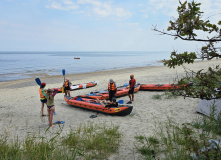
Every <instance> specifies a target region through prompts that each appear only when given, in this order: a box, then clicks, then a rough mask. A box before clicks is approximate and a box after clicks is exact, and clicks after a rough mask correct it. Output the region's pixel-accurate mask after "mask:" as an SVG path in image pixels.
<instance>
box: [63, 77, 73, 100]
mask: <svg viewBox="0 0 221 160" xmlns="http://www.w3.org/2000/svg"><path fill="white" fill-rule="evenodd" d="M71 85H72V84H71V82H70V81H69V78H66V79H65V82H64V84H63V86H64V93H65V95H67V94H68V96H71V93H70V90H71Z"/></svg>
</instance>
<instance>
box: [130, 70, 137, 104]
mask: <svg viewBox="0 0 221 160" xmlns="http://www.w3.org/2000/svg"><path fill="white" fill-rule="evenodd" d="M135 84H136V80H135V79H134V75H133V74H131V75H130V81H129V92H128V96H129V98H130V101H129V102H128V103H132V101H134V87H135Z"/></svg>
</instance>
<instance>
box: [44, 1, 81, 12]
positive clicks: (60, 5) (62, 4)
mask: <svg viewBox="0 0 221 160" xmlns="http://www.w3.org/2000/svg"><path fill="white" fill-rule="evenodd" d="M46 7H47V8H53V9H58V10H76V9H78V8H79V6H78V5H77V4H75V3H74V2H73V1H71V0H60V1H59V0H50V5H47V6H46Z"/></svg>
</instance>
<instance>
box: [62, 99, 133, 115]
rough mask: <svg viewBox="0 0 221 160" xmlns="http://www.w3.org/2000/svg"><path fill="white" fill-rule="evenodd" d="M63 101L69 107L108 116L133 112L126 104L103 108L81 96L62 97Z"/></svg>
mask: <svg viewBox="0 0 221 160" xmlns="http://www.w3.org/2000/svg"><path fill="white" fill-rule="evenodd" d="M64 99H65V101H66V102H67V103H68V104H69V105H71V106H75V107H78V108H82V109H86V110H91V111H95V112H99V113H104V114H109V115H117V116H126V115H129V114H130V113H131V112H132V110H133V106H131V105H127V104H118V107H110V108H109V107H104V106H103V105H101V104H100V103H99V102H98V101H97V100H96V99H91V98H84V97H81V96H77V97H70V96H64Z"/></svg>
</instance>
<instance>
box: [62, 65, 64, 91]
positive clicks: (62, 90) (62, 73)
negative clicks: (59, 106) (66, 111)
mask: <svg viewBox="0 0 221 160" xmlns="http://www.w3.org/2000/svg"><path fill="white" fill-rule="evenodd" d="M62 74H63V76H64V82H65V69H62ZM62 93H64V86H62Z"/></svg>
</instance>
